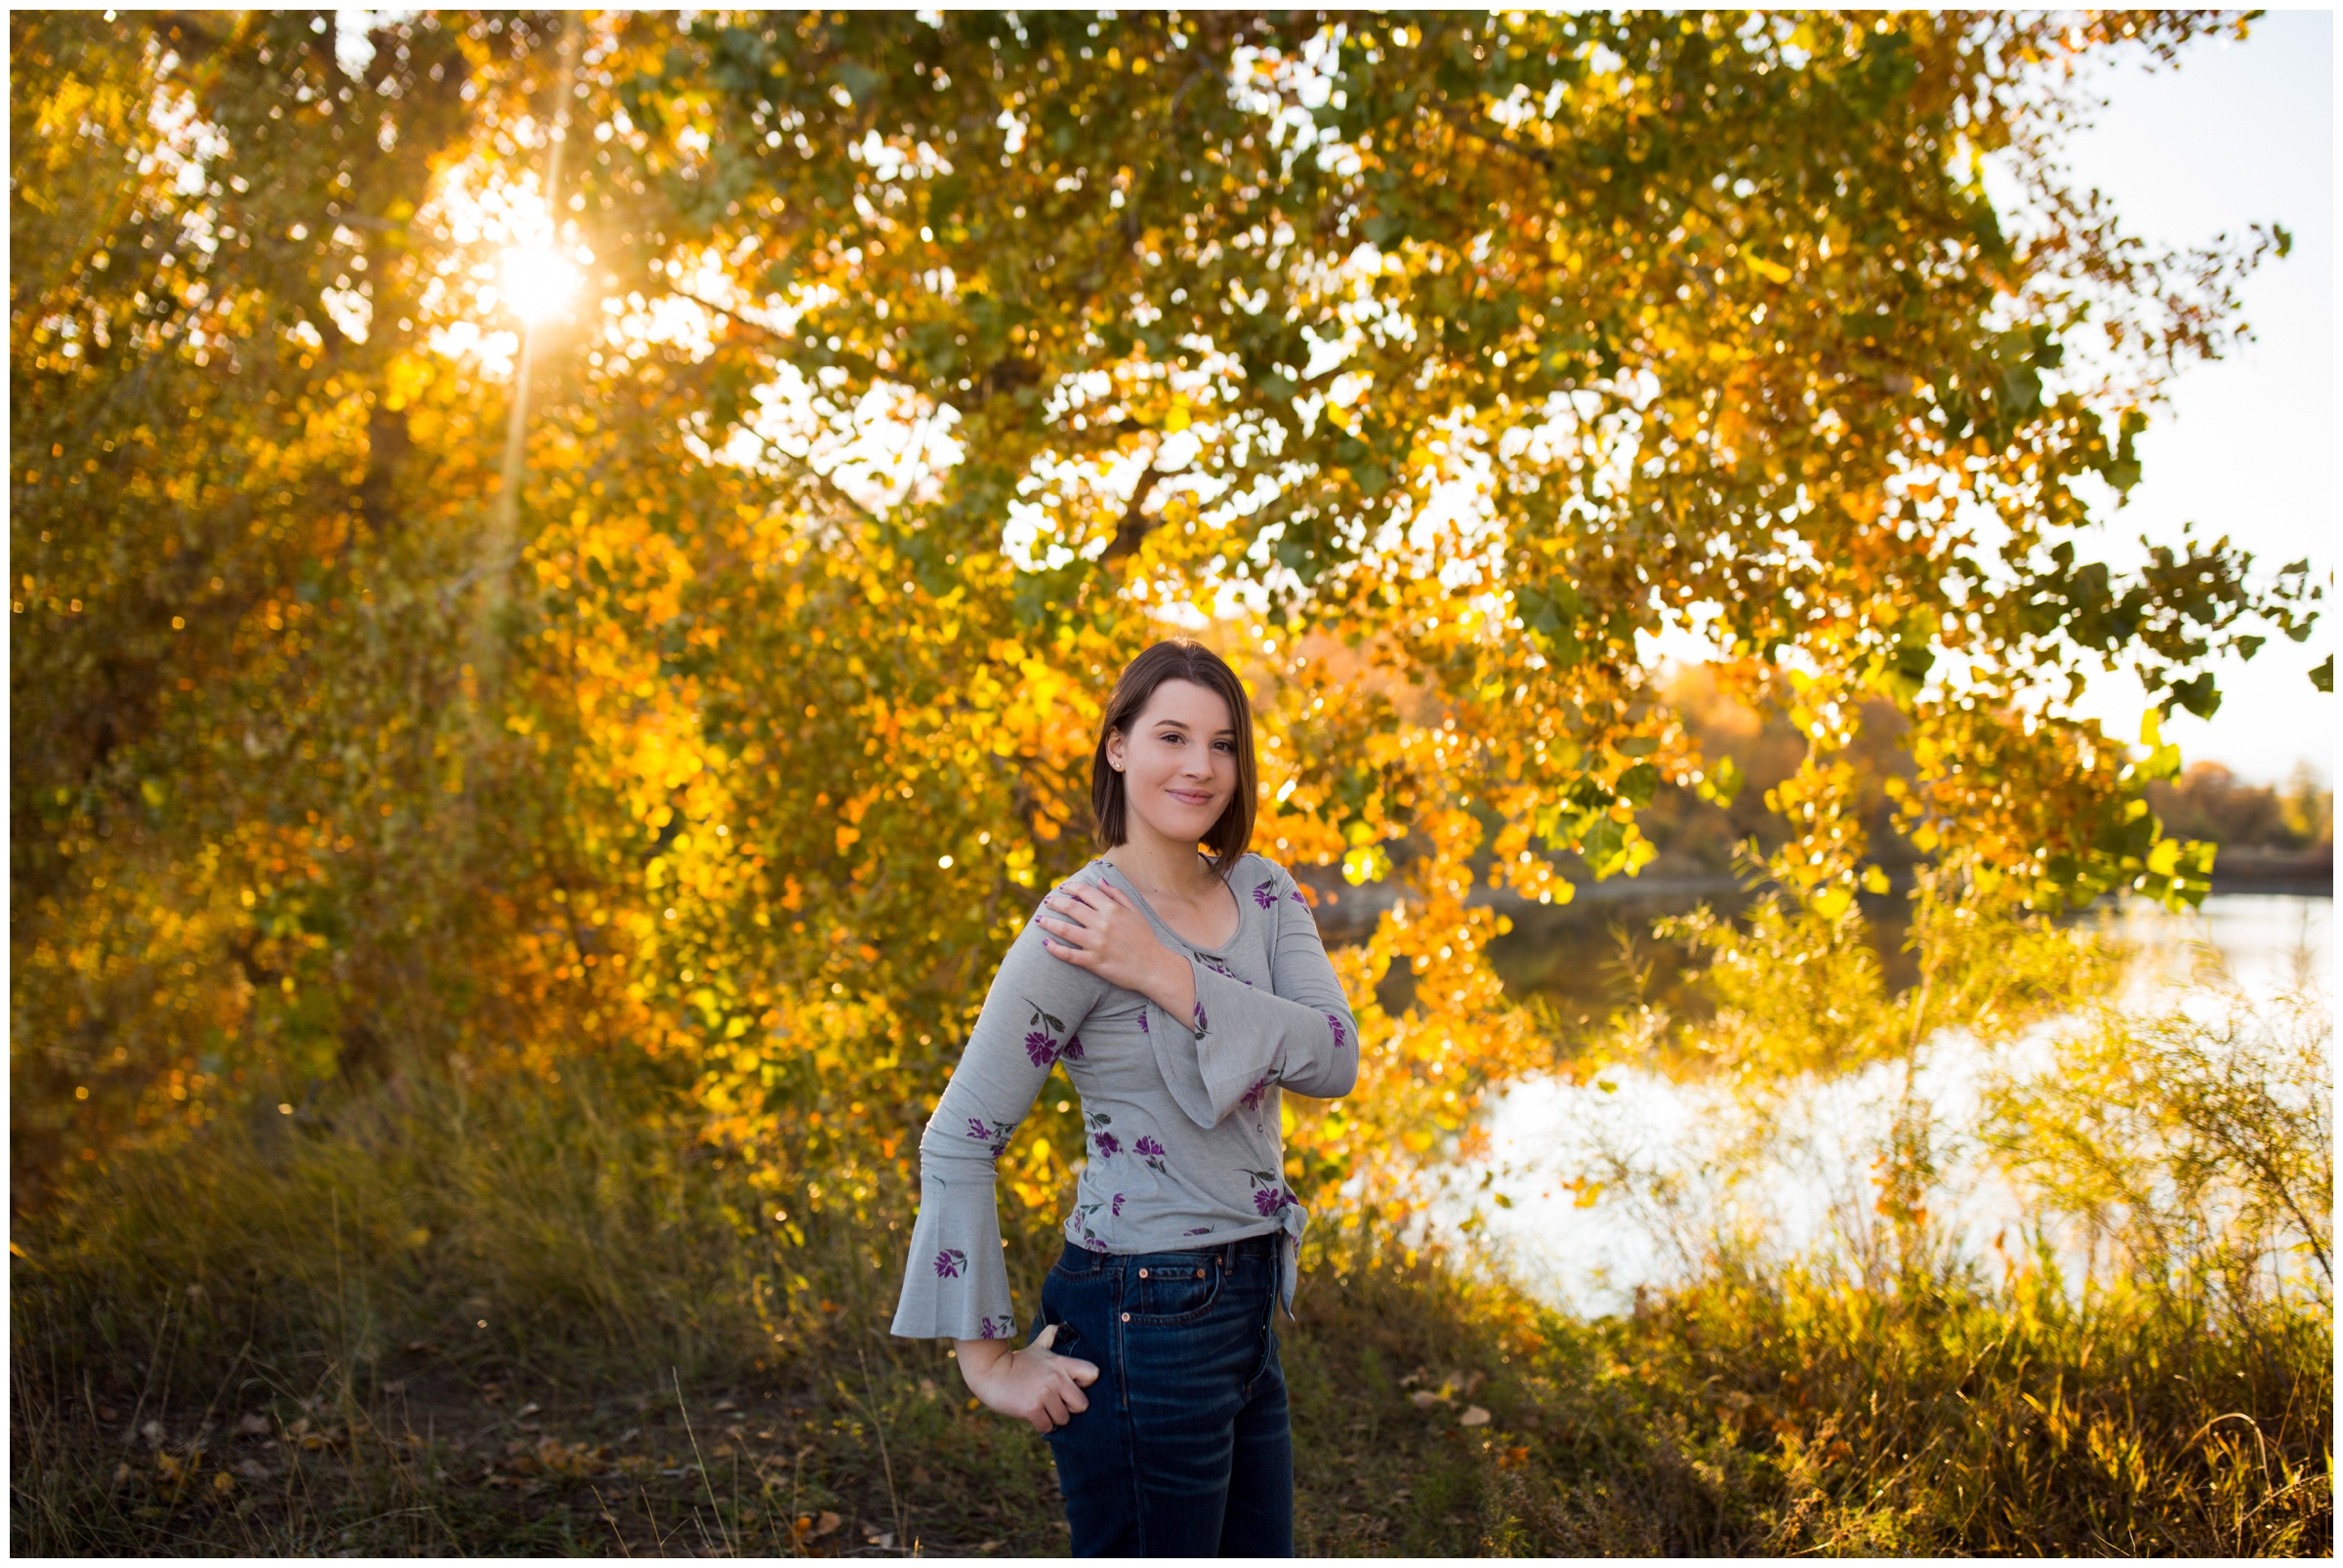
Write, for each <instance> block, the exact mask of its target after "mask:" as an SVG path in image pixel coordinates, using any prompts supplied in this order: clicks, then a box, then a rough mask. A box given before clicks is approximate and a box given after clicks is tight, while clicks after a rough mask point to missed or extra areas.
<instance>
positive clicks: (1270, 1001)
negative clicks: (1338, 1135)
mask: <svg viewBox="0 0 2343 1568" xmlns="http://www.w3.org/2000/svg"><path fill="white" fill-rule="evenodd" d="M1264 864H1266V862H1264ZM1268 869H1269V873H1270V874H1269V876H1268V877H1267V878H1266V880H1261V881H1259V883H1258V886H1256V887H1252V888H1250V889H1248V888H1240V889H1238V896H1239V897H1241V898H1243V897H1251V898H1253V899H1254V901H1255V902H1256V903H1258V904H1261V905H1263V906H1264V907H1267V908H1270V909H1273V910H1274V912H1275V920H1276V927H1275V932H1274V940H1275V944H1276V945H1275V947H1274V949H1273V951H1272V953H1271V957H1270V966H1269V972H1270V984H1271V985H1272V986H1273V987H1274V988H1275V990H1274V992H1271V991H1263V990H1261V989H1260V988H1259V987H1257V986H1254V985H1250V984H1248V983H1247V982H1245V981H1244V980H1241V979H1239V978H1237V977H1236V976H1235V975H1233V974H1231V973H1229V972H1228V971H1227V970H1223V969H1220V968H1218V967H1217V966H1215V965H1213V964H1212V963H1210V962H1209V961H1207V960H1205V959H1203V958H1200V957H1192V958H1191V959H1190V960H1189V964H1190V967H1191V968H1192V969H1193V970H1194V971H1195V977H1196V1014H1195V1016H1194V1017H1193V1018H1190V1019H1181V1020H1178V1021H1179V1022H1181V1023H1184V1024H1185V1025H1186V1026H1187V1029H1188V1033H1189V1034H1190V1035H1191V1036H1192V1037H1193V1038H1194V1040H1195V1046H1196V1065H1197V1069H1198V1073H1199V1075H1200V1078H1201V1083H1200V1084H1198V1083H1196V1082H1194V1081H1191V1082H1189V1083H1186V1084H1178V1083H1175V1084H1174V1085H1173V1088H1174V1090H1175V1091H1180V1090H1185V1091H1187V1093H1175V1094H1174V1097H1175V1098H1176V1099H1177V1100H1178V1101H1179V1106H1180V1109H1181V1110H1183V1111H1185V1112H1186V1113H1187V1114H1188V1117H1189V1119H1190V1120H1192V1121H1194V1122H1196V1123H1197V1124H1198V1125H1199V1126H1204V1127H1213V1126H1216V1125H1218V1123H1219V1122H1220V1120H1221V1118H1223V1117H1225V1116H1226V1115H1228V1113H1229V1112H1230V1111H1231V1110H1233V1109H1235V1108H1236V1106H1237V1105H1238V1104H1239V1103H1240V1102H1242V1101H1245V1100H1246V1099H1247V1098H1248V1097H1249V1096H1250V1097H1257V1096H1258V1093H1259V1092H1260V1091H1261V1090H1262V1089H1265V1088H1267V1087H1268V1086H1270V1085H1272V1084H1274V1085H1277V1086H1278V1087H1280V1088H1283V1089H1289V1090H1292V1091H1293V1092H1294V1093H1297V1094H1310V1095H1315V1096H1317V1097H1318V1098H1321V1099H1338V1098H1340V1097H1341V1096H1342V1095H1344V1094H1347V1093H1350V1091H1351V1089H1352V1087H1353V1086H1354V1085H1356V1084H1357V1083H1358V1079H1359V1026H1358V1023H1357V1021H1356V1020H1355V1019H1353V1018H1352V1016H1351V1011H1350V1003H1349V1001H1348V999H1346V998H1345V997H1344V996H1343V994H1342V982H1341V981H1340V980H1339V979H1337V978H1336V975H1335V966H1334V964H1333V962H1332V961H1330V960H1329V959H1328V958H1327V956H1326V943H1325V942H1324V941H1323V940H1322V939H1321V938H1320V937H1319V935H1318V922H1317V921H1316V920H1315V919H1314V918H1313V917H1312V916H1311V914H1310V906H1309V905H1308V904H1307V903H1305V902H1304V901H1303V899H1302V896H1301V892H1300V890H1299V889H1298V888H1297V887H1295V884H1294V879H1293V878H1292V877H1291V876H1289V875H1288V874H1287V873H1286V871H1285V870H1284V869H1283V868H1282V867H1277V866H1269V868H1268ZM1199 1089H1200V1090H1201V1093H1200V1094H1199V1093H1196V1091H1197V1090H1199Z"/></svg>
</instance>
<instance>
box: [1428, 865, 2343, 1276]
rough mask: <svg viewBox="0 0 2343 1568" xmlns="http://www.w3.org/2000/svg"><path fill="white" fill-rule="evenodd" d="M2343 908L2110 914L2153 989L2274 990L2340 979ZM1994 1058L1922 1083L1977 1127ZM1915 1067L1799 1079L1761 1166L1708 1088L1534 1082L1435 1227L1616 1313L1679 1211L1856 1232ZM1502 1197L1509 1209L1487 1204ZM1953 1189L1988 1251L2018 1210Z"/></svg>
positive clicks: (1975, 1180) (1618, 1073) (2137, 907)
mask: <svg viewBox="0 0 2343 1568" xmlns="http://www.w3.org/2000/svg"><path fill="white" fill-rule="evenodd" d="M2333 911H2334V906H2333V902H2332V900H2330V899H2326V898H2307V897H2295V896H2287V895H2277V894H2255V893H2239V894H2228V895H2222V896H2216V897H2212V898H2208V899H2206V900H2205V903H2204V907H2203V909H2202V910H2200V911H2198V912H2196V913H2193V914H2189V915H2173V914H2170V913H2167V912H2166V911H2163V910H2161V909H2158V908H2157V907H2155V906H2153V905H2147V904H2143V903H2137V902H2135V903H2133V904H2132V905H2130V906H2128V907H2127V908H2125V909H2124V910H2123V911H2122V912H2121V913H2120V914H2119V915H2117V916H2116V917H2114V919H2115V924H2116V927H2117V930H2118V931H2119V932H2120V933H2121V934H2122V935H2123V936H2124V937H2126V938H2127V939H2129V940H2130V941H2131V942H2133V943H2134V944H2136V945H2137V946H2138V948H2139V949H2140V951H2141V957H2142V963H2141V965H2140V979H2139V984H2140V985H2142V986H2143V987H2149V986H2154V985H2156V984H2158V983H2159V982H2160V983H2185V982H2186V981H2188V980H2189V979H2190V978H2192V977H2193V976H2197V975H2200V974H2202V973H2203V972H2205V968H2206V966H2208V965H2216V966H2218V967H2220V968H2223V969H2226V970H2227V971H2228V973H2229V974H2230V975H2231V976H2233V977H2234V978H2235V980H2236V981H2237V982H2238V984H2239V985H2240V986H2241V987H2242V988H2243V989H2244V990H2245V991H2246V992H2247V993H2248V994H2249V995H2253V996H2268V995H2271V994H2273V993H2274V992H2276V991H2279V990H2281V989H2289V988H2299V987H2301V986H2304V985H2306V984H2308V985H2312V986H2316V987H2317V988H2319V989H2320V990H2322V991H2326V992H2331V989H2332V985H2333V979H2334V969H2333V952H2332V937H2333V932H2332V920H2333ZM1984 1066H1985V1062H1984V1060H1983V1058H1982V1055H1981V1053H1979V1052H1974V1051H1967V1050H1961V1049H1958V1048H1957V1046H1954V1047H1953V1049H1940V1050H1937V1051H1932V1052H1926V1053H1925V1057H1924V1063H1923V1066H1922V1068H1921V1071H1920V1072H1919V1074H1918V1076H1917V1077H1916V1079H1915V1080H1914V1082H1913V1083H1912V1084H1911V1086H1910V1092H1911V1093H1915V1094H1917V1095H1919V1096H1920V1097H1922V1098H1923V1099H1925V1100H1926V1101H1927V1102H1928V1103H1929V1104H1930V1105H1932V1106H1933V1107H1934V1108H1935V1110H1936V1111H1937V1112H1938V1114H1939V1115H1940V1117H1942V1118H1943V1119H1944V1121H1945V1122H1946V1123H1947V1124H1949V1125H1952V1126H1955V1127H1966V1126H1974V1125H1975V1113H1976V1110H1977V1106H1978V1098H1979V1094H1980V1093H1981V1089H1982V1069H1983V1067H1984ZM1903 1074H1904V1069H1903V1068H1902V1067H1901V1066H1888V1065H1881V1066H1876V1067H1872V1068H1870V1069H1867V1070H1865V1071H1863V1072H1859V1073H1852V1074H1848V1075H1846V1076H1845V1077H1843V1078H1840V1079H1836V1080H1831V1081H1828V1082H1822V1083H1818V1084H1814V1085H1811V1086H1803V1087H1802V1088H1801V1092H1800V1093H1799V1095H1798V1096H1797V1103H1795V1104H1793V1105H1789V1106H1787V1107H1785V1110H1784V1114H1783V1119H1782V1122H1781V1125H1780V1127H1779V1135H1780V1136H1779V1141H1778V1143H1777V1144H1776V1148H1777V1150H1778V1157H1777V1158H1775V1159H1773V1160H1770V1161H1769V1162H1768V1164H1767V1166H1766V1167H1765V1171H1764V1175H1763V1176H1759V1177H1754V1178H1752V1177H1749V1176H1746V1175H1743V1174H1742V1173H1745V1172H1746V1170H1747V1165H1746V1162H1743V1161H1740V1160H1736V1159H1734V1158H1732V1157H1731V1151H1730V1150H1728V1149H1727V1148H1725V1147H1724V1146H1723V1145H1722V1143H1721V1141H1720V1140H1721V1139H1722V1138H1723V1137H1725V1136H1726V1135H1728V1134H1727V1129H1729V1128H1730V1127H1732V1126H1734V1125H1737V1123H1738V1118H1729V1117H1726V1116H1723V1115H1720V1114H1715V1113H1714V1112H1713V1111H1712V1110H1711V1108H1710V1105H1711V1102H1709V1100H1708V1096H1709V1095H1710V1094H1711V1093H1715V1091H1713V1090H1711V1089H1709V1088H1708V1087H1707V1086H1704V1085H1687V1084H1678V1083H1675V1082H1672V1081H1670V1080H1668V1079H1666V1078H1665V1077H1663V1076H1661V1075H1659V1074H1657V1073H1650V1072H1641V1071H1626V1070H1615V1071H1611V1072H1607V1073H1604V1074H1602V1075H1600V1080H1599V1081H1598V1082H1597V1083H1595V1084H1590V1085H1584V1086H1572V1085H1569V1084H1565V1083H1560V1082H1557V1081H1554V1080H1551V1079H1536V1080H1531V1081H1528V1082H1525V1083H1523V1084H1520V1085H1517V1086H1516V1087H1515V1088H1514V1089H1512V1090H1511V1091H1510V1092H1508V1093H1506V1094H1505V1095H1504V1096H1502V1097H1501V1098H1500V1099H1499V1100H1498V1101H1496V1102H1495V1104H1494V1105H1493V1106H1492V1107H1491V1109H1490V1111H1489V1114H1488V1118H1487V1126H1488V1129H1489V1133H1490V1140H1491V1152H1490V1154H1489V1156H1488V1157H1487V1158H1486V1159H1484V1160H1481V1161H1477V1162H1473V1163H1471V1164H1469V1165H1467V1166H1466V1167H1464V1168H1463V1169H1461V1170H1460V1171H1459V1173H1458V1176H1459V1180H1458V1181H1457V1183H1456V1187H1455V1189H1454V1190H1456V1191H1457V1193H1458V1196H1456V1197H1454V1198H1452V1199H1449V1200H1446V1201H1444V1202H1443V1203H1441V1204H1439V1205H1436V1206H1435V1208H1434V1222H1435V1224H1437V1225H1439V1226H1440V1227H1441V1228H1443V1229H1447V1230H1450V1231H1451V1232H1452V1233H1453V1232H1454V1231H1455V1230H1456V1229H1457V1227H1458V1226H1459V1225H1461V1224H1463V1223H1464V1222H1465V1221H1466V1220H1467V1219H1468V1218H1469V1217H1472V1216H1474V1215H1475V1214H1476V1213H1477V1215H1478V1216H1479V1220H1478V1222H1477V1224H1475V1225H1474V1227H1473V1231H1472V1234H1471V1236H1470V1238H1469V1244H1470V1245H1471V1246H1472V1247H1474V1248H1475V1249H1478V1250H1481V1251H1483V1252H1484V1253H1485V1254H1486V1255H1487V1256H1489V1257H1490V1259H1491V1260H1492V1261H1495V1262H1498V1263H1500V1264H1501V1265H1502V1266H1504V1267H1505V1268H1507V1269H1508V1271H1510V1272H1511V1273H1512V1274H1513V1275H1514V1276H1515V1277H1516V1278H1518V1279H1519V1280H1520V1281H1521V1282H1522V1283H1523V1284H1524V1285H1525V1286H1527V1287H1528V1288H1530V1289H1531V1290H1533V1291H1535V1292H1537V1293H1538V1294H1540V1295H1541V1296H1542V1297H1544V1298H1545V1299H1546V1300H1550V1301H1552V1302H1554V1303H1555V1304H1556V1305H1560V1306H1565V1307H1568V1308H1571V1309H1573V1310H1576V1311H1580V1312H1607V1311H1618V1310H1621V1309H1622V1308H1624V1306H1625V1305H1626V1304H1627V1303H1628V1302H1629V1301H1630V1300H1632V1295H1633V1292H1634V1290H1635V1288H1636V1287H1637V1286H1639V1285H1647V1284H1650V1285H1658V1284H1665V1283H1667V1282H1668V1281H1669V1280H1671V1279H1673V1278H1675V1277H1678V1276H1679V1275H1680V1273H1681V1271H1682V1269H1683V1267H1684V1263H1683V1261H1682V1260H1683V1259H1685V1258H1686V1257H1687V1256H1689V1254H1688V1252H1687V1251H1686V1250H1685V1248H1688V1247H1690V1246H1691V1245H1693V1244H1694V1243H1695V1241H1696V1238H1695V1237H1693V1236H1690V1235H1686V1236H1684V1237H1682V1238H1681V1242H1682V1243H1683V1246H1681V1247H1680V1246H1679V1245H1678V1242H1679V1238H1677V1237H1676V1236H1674V1235H1672V1234H1671V1226H1672V1225H1674V1224H1676V1223H1678V1222H1680V1221H1678V1220H1677V1219H1675V1218H1672V1217H1671V1216H1686V1217H1699V1218H1697V1219H1686V1220H1684V1221H1681V1222H1685V1223H1699V1224H1701V1225H1703V1226H1704V1227H1705V1225H1706V1217H1711V1216H1714V1215H1718V1214H1733V1215H1735V1216H1737V1217H1740V1218H1742V1219H1743V1220H1745V1221H1747V1222H1748V1223H1749V1224H1750V1225H1751V1226H1752V1227H1754V1228H1756V1229H1757V1230H1759V1231H1761V1232H1762V1233H1764V1234H1768V1235H1771V1236H1774V1237H1778V1238H1780V1239H1781V1242H1782V1244H1783V1245H1785V1246H1787V1247H1788V1248H1790V1249H1792V1250H1794V1249H1796V1248H1797V1247H1799V1246H1800V1245H1801V1244H1804V1243H1807V1242H1811V1241H1813V1240H1815V1239H1818V1238H1820V1237H1821V1236H1823V1235H1825V1234H1826V1233H1827V1232H1828V1231H1829V1229H1830V1228H1831V1226H1832V1225H1833V1224H1834V1223H1835V1224H1836V1225H1837V1226H1838V1227H1840V1229H1841V1232H1842V1233H1844V1232H1845V1231H1846V1230H1847V1229H1849V1228H1860V1227H1862V1226H1865V1225H1868V1224H1870V1223H1871V1222H1872V1216H1871V1186H1870V1170H1869V1160H1870V1154H1869V1152H1868V1151H1869V1150H1870V1149H1871V1148H1873V1147H1875V1146H1876V1144H1875V1137H1876V1132H1877V1130H1878V1129H1879V1128H1881V1127H1882V1126H1884V1125H1885V1119H1886V1117H1887V1116H1888V1115H1889V1114H1890V1108H1891V1107H1892V1106H1893V1104H1894V1103H1895V1102H1896V1100H1897V1099H1898V1098H1900V1097H1901V1096H1902V1095H1903V1094H1904V1093H1906V1092H1907V1085H1906V1084H1905V1082H1904V1076H1903ZM1606 1166H1609V1167H1612V1168H1614V1169H1616V1168H1620V1167H1624V1168H1625V1169H1629V1170H1637V1171H1641V1172H1644V1173H1647V1174H1655V1173H1662V1172H1665V1173H1666V1175H1667V1178H1668V1181H1669V1182H1670V1183H1671V1185H1672V1187H1673V1190H1674V1193H1675V1197H1676V1201H1675V1202H1674V1203H1673V1204H1671V1205H1669V1206H1667V1207H1666V1208H1654V1207H1649V1206H1645V1205H1642V1204H1640V1203H1639V1202H1637V1201H1634V1200H1625V1201H1623V1200H1622V1199H1621V1197H1620V1195H1619V1193H1618V1192H1617V1191H1616V1190H1614V1191H1609V1192H1604V1193H1602V1194H1600V1195H1596V1194H1593V1193H1590V1192H1589V1191H1588V1190H1587V1185H1586V1177H1587V1176H1589V1175H1590V1174H1591V1173H1596V1172H1599V1171H1600V1170H1602V1169H1603V1168H1605V1167H1606ZM1484 1180H1486V1182H1487V1185H1486V1186H1485V1187H1484V1186H1483V1182H1484ZM1500 1194H1501V1195H1502V1196H1503V1197H1504V1198H1505V1200H1506V1201H1507V1202H1508V1203H1509V1204H1510V1207H1502V1206H1500V1205H1499V1204H1497V1203H1495V1202H1493V1201H1491V1200H1492V1199H1493V1198H1495V1197H1496V1196H1498V1195H1500ZM1944 1196H1945V1197H1946V1198H1947V1199H1948V1200H1949V1202H1950V1205H1951V1217H1953V1220H1954V1222H1955V1223H1956V1225H1957V1226H1958V1227H1959V1229H1960V1231H1961V1232H1962V1234H1963V1235H1964V1236H1965V1237H1966V1239H1967V1241H1968V1244H1969V1245H1971V1246H1972V1247H1975V1248H1979V1249H1983V1248H1987V1247H1990V1246H1992V1245H1994V1241H1995V1238H1996V1237H1997V1236H2000V1235H2001V1234H2003V1232H2004V1230H2005V1227H2007V1226H2008V1225H2009V1223H2010V1222H2011V1221H2012V1220H2014V1219H2015V1218H2016V1217H2017V1214H2016V1209H2015V1205H2014V1203H2013V1202H2012V1200H2011V1198H2010V1195H2009V1194H2008V1192H2007V1191H2006V1189H2004V1188H2003V1187H2002V1186H2001V1185H2000V1184H1999V1183H1998V1181H1996V1180H1994V1178H1993V1177H1992V1176H1991V1175H1990V1173H1989V1172H1987V1171H1986V1170H1985V1168H1984V1167H1983V1166H1982V1165H1976V1164H1972V1167H1971V1168H1970V1169H1969V1172H1968V1174H1967V1175H1966V1176H1950V1178H1949V1190H1948V1192H1947V1193H1946V1194H1945V1195H1944ZM2011 1239H2012V1240H2014V1237H2013V1238H2011Z"/></svg>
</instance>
